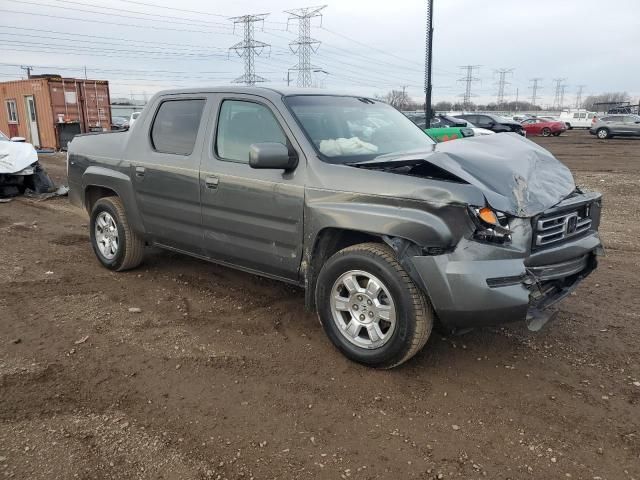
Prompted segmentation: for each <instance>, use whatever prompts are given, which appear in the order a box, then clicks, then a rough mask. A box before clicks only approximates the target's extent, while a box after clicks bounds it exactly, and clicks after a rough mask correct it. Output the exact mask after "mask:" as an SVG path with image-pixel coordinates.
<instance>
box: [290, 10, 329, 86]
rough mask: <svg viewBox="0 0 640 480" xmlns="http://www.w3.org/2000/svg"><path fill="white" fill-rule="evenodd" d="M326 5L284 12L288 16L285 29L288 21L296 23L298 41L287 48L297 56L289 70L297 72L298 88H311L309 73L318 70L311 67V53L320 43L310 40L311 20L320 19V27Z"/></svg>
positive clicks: (316, 49)
mask: <svg viewBox="0 0 640 480" xmlns="http://www.w3.org/2000/svg"><path fill="white" fill-rule="evenodd" d="M326 7H327V6H326V5H321V6H319V7H305V8H296V9H294V10H285V12H284V13H288V14H289V18H288V19H287V29H288V28H289V21H290V20H297V21H298V40H296V41H295V42H291V43H290V44H289V48H290V49H291V51H292V52H293V53H297V54H298V63H297V64H296V65H294V66H293V67H292V68H291V70H297V71H298V82H297V84H298V86H299V87H310V86H311V71H312V70H314V69H318V68H319V67H315V66H312V65H311V52H313V53H315V52H317V51H318V48H319V47H320V41H319V40H316V39H314V38H311V19H312V18H314V17H320V25H322V13H321V11H322V10H323V9H325V8H326Z"/></svg>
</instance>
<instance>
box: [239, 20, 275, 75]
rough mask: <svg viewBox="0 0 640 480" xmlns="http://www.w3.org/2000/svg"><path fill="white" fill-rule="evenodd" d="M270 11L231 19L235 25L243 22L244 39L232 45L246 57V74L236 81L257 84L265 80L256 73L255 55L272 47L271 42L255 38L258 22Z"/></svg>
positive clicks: (240, 54)
mask: <svg viewBox="0 0 640 480" xmlns="http://www.w3.org/2000/svg"><path fill="white" fill-rule="evenodd" d="M267 15H269V14H268V13H260V14H258V15H243V16H241V17H232V18H230V19H229V20H231V21H232V22H233V24H234V28H235V25H236V24H238V23H241V24H242V31H243V37H244V39H243V40H242V41H241V42H238V43H236V44H235V45H233V46H231V47H230V50H235V52H236V53H237V54H238V56H239V57H242V58H244V75H242V76H240V77H238V78H236V79H235V80H234V83H244V84H246V85H255V84H256V83H257V82H265V81H266V78H263V77H261V76H259V75H256V73H255V64H254V57H255V55H260V54H261V53H262V52H263V50H264V49H265V48H267V47H270V45H269V44H267V43H264V42H261V41H258V40H255V39H254V28H255V23H256V22H262V21H264V19H265V17H266V16H267Z"/></svg>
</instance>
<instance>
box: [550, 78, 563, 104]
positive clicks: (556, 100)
mask: <svg viewBox="0 0 640 480" xmlns="http://www.w3.org/2000/svg"><path fill="white" fill-rule="evenodd" d="M565 80H566V78H554V79H553V81H554V82H556V94H555V97H554V98H553V108H554V109H557V108H558V107H560V103H561V99H560V96H561V92H562V82H564V81H565Z"/></svg>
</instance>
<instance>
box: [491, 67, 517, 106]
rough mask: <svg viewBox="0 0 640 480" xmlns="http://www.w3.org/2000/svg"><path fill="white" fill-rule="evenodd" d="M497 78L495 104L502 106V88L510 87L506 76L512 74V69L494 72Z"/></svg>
mask: <svg viewBox="0 0 640 480" xmlns="http://www.w3.org/2000/svg"><path fill="white" fill-rule="evenodd" d="M495 72H496V73H497V74H498V75H499V76H500V78H499V80H498V94H497V96H496V103H497V104H498V105H502V104H503V103H504V87H505V86H506V85H510V83H509V82H507V75H508V74H510V73H513V68H501V69H500V70H496V71H495Z"/></svg>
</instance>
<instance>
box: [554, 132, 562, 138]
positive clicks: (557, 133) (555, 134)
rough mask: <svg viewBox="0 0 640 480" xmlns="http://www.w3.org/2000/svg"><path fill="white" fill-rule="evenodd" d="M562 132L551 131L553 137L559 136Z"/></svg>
mask: <svg viewBox="0 0 640 480" xmlns="http://www.w3.org/2000/svg"><path fill="white" fill-rule="evenodd" d="M561 133H562V132H553V136H554V137H559V136H560V134H561Z"/></svg>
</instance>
